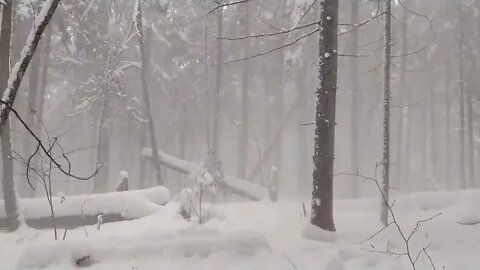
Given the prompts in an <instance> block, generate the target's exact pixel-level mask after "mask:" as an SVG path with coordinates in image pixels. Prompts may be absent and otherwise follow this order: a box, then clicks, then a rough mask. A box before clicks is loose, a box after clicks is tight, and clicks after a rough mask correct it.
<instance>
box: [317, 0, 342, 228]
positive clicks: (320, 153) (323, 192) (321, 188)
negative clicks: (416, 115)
mask: <svg viewBox="0 0 480 270" xmlns="http://www.w3.org/2000/svg"><path fill="white" fill-rule="evenodd" d="M318 27H319V33H320V36H319V38H320V39H319V41H320V45H319V59H320V60H319V69H318V79H317V89H316V95H317V104H316V114H315V124H316V129H315V147H314V155H313V164H314V169H313V191H312V216H311V223H312V224H313V225H315V226H318V227H320V228H322V229H324V230H328V231H335V224H334V222H333V165H334V144H335V107H336V94H337V61H338V60H337V51H338V34H337V31H338V0H325V1H320V24H319V26H318Z"/></svg>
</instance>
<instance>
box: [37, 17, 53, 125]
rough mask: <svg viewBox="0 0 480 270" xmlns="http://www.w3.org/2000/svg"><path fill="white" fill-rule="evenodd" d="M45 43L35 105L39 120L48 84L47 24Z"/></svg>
mask: <svg viewBox="0 0 480 270" xmlns="http://www.w3.org/2000/svg"><path fill="white" fill-rule="evenodd" d="M44 39H45V43H44V46H43V52H42V60H41V71H42V73H41V74H40V88H39V99H38V101H37V102H38V105H37V116H38V118H39V121H40V122H42V121H43V111H44V104H45V94H46V90H47V85H48V69H49V66H50V43H51V40H52V26H51V25H48V26H47V29H46V30H45V38H44ZM39 124H40V123H39V122H38V121H37V125H38V126H37V130H39V129H40V126H39Z"/></svg>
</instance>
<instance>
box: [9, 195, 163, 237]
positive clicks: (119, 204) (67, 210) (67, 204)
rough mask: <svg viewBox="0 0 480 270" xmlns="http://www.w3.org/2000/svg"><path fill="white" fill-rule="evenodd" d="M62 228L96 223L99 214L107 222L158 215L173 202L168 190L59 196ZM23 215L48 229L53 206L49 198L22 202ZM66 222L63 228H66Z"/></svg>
mask: <svg viewBox="0 0 480 270" xmlns="http://www.w3.org/2000/svg"><path fill="white" fill-rule="evenodd" d="M52 200H53V207H54V211H55V217H56V219H57V223H58V224H57V225H58V227H77V226H82V225H87V224H89V225H91V224H92V223H93V224H95V222H96V219H97V216H98V215H104V216H105V218H104V222H106V223H107V222H109V221H110V222H114V221H120V220H131V219H136V218H141V217H144V216H148V215H150V214H153V213H155V212H156V211H158V209H159V208H160V207H161V206H162V205H165V204H166V203H167V202H168V201H169V200H170V191H169V190H168V189H167V188H165V187H161V186H160V187H154V188H150V189H145V190H132V191H124V192H112V193H101V194H91V195H75V196H56V197H53V198H52ZM19 206H20V209H19V211H20V214H21V215H22V216H23V217H24V218H25V220H26V222H27V224H28V225H33V227H40V228H42V227H48V226H51V224H50V217H51V213H50V206H49V204H48V202H47V199H46V198H43V197H40V198H29V199H20V205H19ZM4 209H5V207H4V201H3V200H1V201H0V226H1V223H2V219H3V218H4V217H5V210H4ZM62 223H63V225H62Z"/></svg>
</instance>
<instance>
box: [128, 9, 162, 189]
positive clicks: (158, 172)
mask: <svg viewBox="0 0 480 270" xmlns="http://www.w3.org/2000/svg"><path fill="white" fill-rule="evenodd" d="M140 1H141V0H137V4H136V5H137V6H136V15H135V26H136V28H137V32H138V40H139V42H138V43H139V47H140V54H141V58H142V69H141V71H140V78H141V81H142V88H143V99H144V103H145V111H146V114H147V120H148V126H147V128H148V135H149V137H150V146H151V147H152V153H153V156H152V159H153V160H152V161H153V166H154V169H155V179H156V180H157V183H158V184H159V185H163V184H164V181H163V179H162V169H161V165H160V157H159V156H158V151H156V149H158V146H157V139H156V135H155V122H154V121H153V115H152V108H151V105H150V90H149V89H148V81H147V73H148V71H149V65H148V59H149V57H148V56H147V53H146V51H147V50H146V49H145V47H146V46H145V38H144V35H143V17H142V5H141V2H140Z"/></svg>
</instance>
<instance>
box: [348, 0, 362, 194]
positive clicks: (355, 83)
mask: <svg viewBox="0 0 480 270" xmlns="http://www.w3.org/2000/svg"><path fill="white" fill-rule="evenodd" d="M359 4H360V2H359V1H357V0H353V1H352V14H351V20H352V22H351V23H352V24H354V25H355V24H357V23H358V13H359ZM350 53H351V54H352V55H357V54H358V27H356V26H355V29H354V31H353V32H352V40H351V41H350ZM350 83H351V87H352V93H351V94H352V109H351V116H350V121H351V130H350V140H351V142H350V143H351V153H350V158H351V159H350V172H351V173H353V174H355V173H356V172H357V171H358V170H359V162H358V157H359V145H358V141H359V138H358V134H359V128H358V124H359V118H360V110H359V106H360V104H359V97H360V95H359V92H360V91H359V88H360V83H359V77H358V59H357V57H350ZM359 183H360V179H359V177H355V176H354V177H352V196H353V197H354V198H357V197H358V196H359V192H360V190H359Z"/></svg>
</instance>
